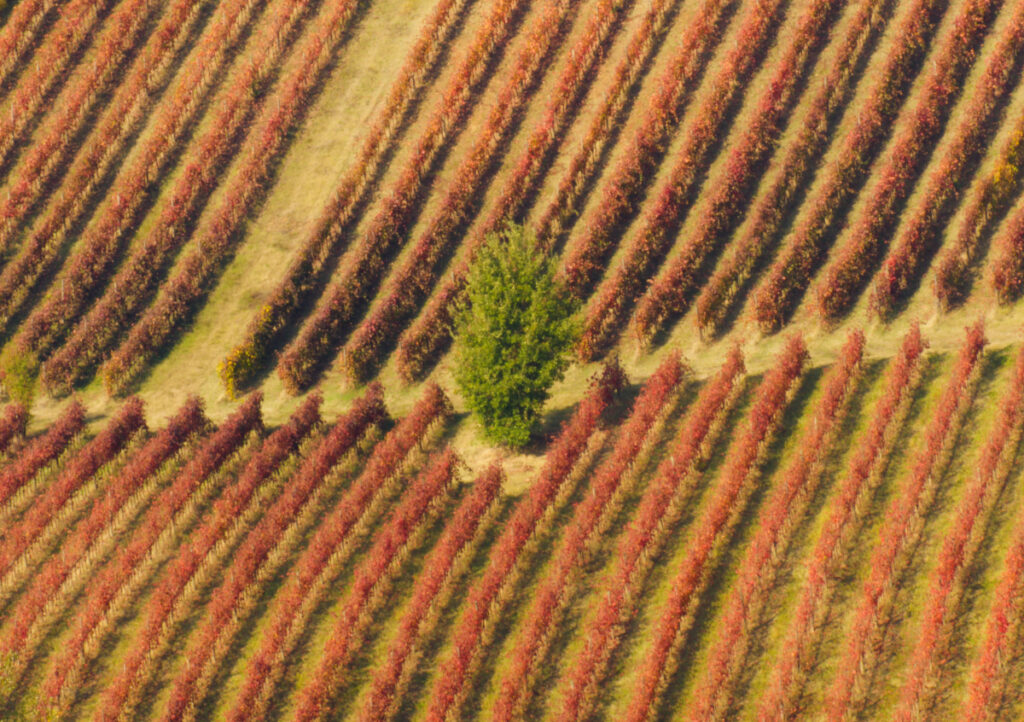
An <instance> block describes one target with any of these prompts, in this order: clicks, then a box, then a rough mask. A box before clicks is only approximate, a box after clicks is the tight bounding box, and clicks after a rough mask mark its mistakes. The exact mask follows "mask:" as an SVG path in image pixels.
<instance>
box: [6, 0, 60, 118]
mask: <svg viewBox="0 0 1024 722" xmlns="http://www.w3.org/2000/svg"><path fill="white" fill-rule="evenodd" d="M59 4H60V3H59V1H58V0H22V2H19V3H18V4H17V5H15V6H14V7H13V8H12V9H11V14H10V17H8V18H7V21H6V22H5V23H4V24H3V27H0V98H3V90H4V86H5V85H7V83H8V81H9V80H10V79H11V78H12V77H14V76H15V75H16V73H17V71H18V69H19V67H20V62H21V59H22V57H23V56H24V54H25V53H26V52H27V51H28V49H29V48H30V47H31V46H32V44H33V43H34V42H35V41H36V39H37V38H38V37H39V34H40V31H41V30H43V29H44V28H46V27H47V25H46V21H47V18H48V17H49V15H50V12H51V11H52V10H53V9H54V7H56V6H57V5H59Z"/></svg>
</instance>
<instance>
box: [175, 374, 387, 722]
mask: <svg viewBox="0 0 1024 722" xmlns="http://www.w3.org/2000/svg"><path fill="white" fill-rule="evenodd" d="M386 417H387V410H386V409H385V407H384V401H383V390H382V389H381V387H380V385H379V384H372V385H371V386H370V387H369V389H367V391H366V393H365V394H364V395H363V396H362V397H361V398H360V399H358V400H357V401H356V402H355V404H353V406H352V408H351V409H349V411H348V412H346V413H345V414H344V415H342V416H341V417H340V418H339V419H338V420H337V421H336V422H335V423H334V425H333V426H332V427H331V428H330V430H329V431H327V432H326V434H325V435H324V437H323V439H322V440H321V441H320V442H319V443H318V444H317V445H316V446H315V447H314V448H313V449H312V450H311V451H310V452H309V453H308V454H306V456H305V457H304V458H303V460H302V463H301V464H300V466H299V468H298V469H297V470H296V472H295V473H294V474H293V475H292V477H291V478H290V479H289V480H288V484H287V485H286V486H285V489H284V491H283V492H282V493H281V495H280V496H279V497H278V498H277V499H276V500H275V502H274V503H273V505H272V506H271V507H270V508H269V509H268V510H267V511H266V512H265V513H264V514H263V515H262V516H261V518H260V520H259V522H258V523H256V524H255V525H254V526H253V528H252V529H251V530H250V531H249V533H248V534H247V536H246V538H245V539H244V540H243V541H242V543H241V544H240V545H239V547H238V549H236V551H235V553H234V555H233V557H232V561H231V566H230V567H229V569H228V570H227V571H226V572H225V573H224V581H223V582H222V583H221V584H220V586H218V587H217V588H216V589H215V590H214V591H213V592H212V594H211V595H210V603H209V604H208V605H207V607H206V609H205V610H204V611H203V614H202V617H201V619H200V620H199V622H198V623H197V625H196V626H197V630H198V631H197V632H196V635H195V637H194V639H193V641H192V642H191V643H190V644H189V645H188V647H187V651H186V654H187V655H188V659H189V662H190V663H189V664H188V665H187V666H186V667H185V668H184V669H183V670H182V671H181V672H180V673H179V674H178V676H177V677H176V678H175V679H174V682H173V684H172V686H171V696H170V700H169V702H168V706H167V710H166V712H165V714H164V716H165V718H166V719H169V720H180V719H184V718H186V717H190V716H193V712H192V711H191V710H194V708H195V706H196V705H197V704H198V703H199V701H200V700H201V699H202V697H203V696H204V694H205V692H206V688H207V685H208V684H209V680H210V676H211V670H212V669H213V668H214V667H215V665H216V662H217V660H218V659H219V658H220V657H221V656H222V655H223V654H224V649H225V647H226V646H227V644H228V643H229V642H230V639H231V638H232V637H233V635H234V634H235V633H236V631H237V629H238V626H239V624H240V623H241V619H240V618H241V617H243V615H244V612H245V611H247V607H251V605H252V601H251V600H252V596H253V588H254V585H257V584H258V582H257V580H258V578H259V575H260V573H261V570H263V569H264V568H265V566H266V564H267V563H268V560H269V559H270V558H271V556H272V554H273V552H274V550H275V549H276V548H277V547H278V546H279V545H280V544H281V540H282V538H283V537H284V535H285V532H286V531H287V530H288V529H289V528H290V527H291V526H292V525H293V523H294V522H295V520H296V519H297V518H298V517H299V515H300V514H301V513H302V511H303V510H304V509H305V508H306V507H307V502H308V501H309V499H310V498H311V497H313V496H314V494H315V493H316V492H317V490H318V489H320V488H322V487H323V485H324V484H326V481H325V480H326V478H327V477H328V475H329V474H330V473H331V470H332V469H333V468H334V467H335V466H336V465H337V464H338V462H339V461H340V460H341V459H342V458H343V457H344V456H345V455H346V454H347V453H349V452H350V451H351V450H352V449H353V448H354V447H355V446H356V444H357V443H358V442H359V439H360V438H362V437H363V436H364V434H365V433H366V431H367V429H368V428H369V427H370V426H372V425H374V424H377V423H380V422H381V421H383V420H384V419H385V418H386Z"/></svg>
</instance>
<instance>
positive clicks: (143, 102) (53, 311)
mask: <svg viewBox="0 0 1024 722" xmlns="http://www.w3.org/2000/svg"><path fill="white" fill-rule="evenodd" d="M195 5H196V3H195V0H174V2H173V4H172V5H171V6H170V7H169V8H168V9H167V10H165V11H164V16H163V19H162V20H161V23H160V26H159V27H158V28H157V29H156V30H155V31H154V32H153V34H152V35H151V37H150V41H149V43H148V44H147V46H146V47H145V48H144V49H143V50H142V51H141V53H140V56H139V58H138V60H137V61H136V62H135V64H133V65H132V67H131V68H130V69H129V70H128V71H127V73H126V75H125V76H124V77H122V78H120V79H119V81H120V82H119V85H118V88H117V90H116V91H115V92H114V96H113V97H112V98H111V100H110V105H109V106H108V107H107V108H106V110H105V111H104V113H103V115H102V117H101V118H100V119H99V120H97V123H96V126H95V127H94V128H93V130H92V132H91V133H90V134H89V136H88V137H87V138H86V139H85V140H84V141H83V144H82V147H80V148H79V152H78V154H77V157H76V159H75V161H74V163H73V164H72V166H71V168H70V169H69V170H68V171H67V172H66V174H65V176H64V178H63V180H62V181H61V186H60V187H59V188H58V189H57V190H56V191H55V193H54V196H53V200H52V201H51V202H50V203H49V204H48V206H47V209H46V210H45V212H44V215H43V217H42V219H41V220H40V221H39V222H38V224H37V225H36V228H35V230H34V231H33V233H32V235H31V236H30V237H29V238H27V239H26V240H25V241H24V247H25V248H26V249H27V248H29V247H34V248H36V249H37V251H36V256H38V257H39V258H40V260H39V261H38V265H39V267H40V268H44V267H46V265H47V264H48V263H50V262H52V261H51V260H45V259H46V258H52V256H53V254H54V249H56V248H59V247H60V244H61V243H62V242H63V240H64V239H65V238H66V235H67V234H68V233H69V232H70V230H71V229H72V228H73V227H74V226H75V224H77V223H80V222H81V221H83V220H84V219H85V217H86V216H85V214H86V213H87V212H88V211H89V209H90V207H91V204H90V203H89V202H88V201H89V200H90V198H91V197H92V195H93V194H95V192H96V191H97V190H98V188H99V187H100V185H99V184H100V181H101V180H102V178H103V176H104V175H105V174H106V173H107V172H108V171H110V170H112V169H113V167H114V165H115V164H116V163H117V159H118V157H119V155H120V153H121V152H123V150H124V149H125V147H126V145H127V144H128V142H129V141H130V139H131V137H132V131H133V130H137V129H138V128H139V127H141V126H142V124H143V123H144V122H145V121H146V119H147V111H148V110H149V108H150V105H151V104H153V103H156V105H155V107H154V108H153V110H152V112H151V113H150V115H151V118H150V121H149V122H150V124H151V125H152V127H153V129H154V132H153V133H151V134H149V135H147V136H146V137H145V139H144V140H143V141H142V143H141V146H140V147H139V148H138V149H137V150H136V152H135V153H133V154H132V156H131V158H129V159H128V161H127V163H126V164H125V165H124V166H123V167H121V168H120V169H119V170H118V173H117V177H116V178H115V179H114V181H113V184H112V185H111V186H110V187H109V188H108V189H106V194H107V195H108V196H109V197H110V198H111V199H113V200H112V202H110V203H106V204H104V205H103V206H102V207H101V208H100V209H99V211H98V212H97V213H96V215H95V216H93V217H92V219H91V221H90V222H89V223H88V224H87V225H86V227H85V228H84V229H83V230H82V232H81V241H80V243H79V244H78V248H76V249H74V250H73V252H72V254H71V257H70V258H69V259H68V261H67V262H66V263H65V265H64V271H63V272H62V273H61V274H60V276H59V278H57V279H56V280H55V282H54V284H53V288H54V292H51V293H50V294H49V296H47V297H46V298H45V299H44V300H43V301H42V302H41V303H40V304H39V305H38V306H36V308H34V309H33V310H32V313H31V314H30V315H29V317H28V318H27V319H26V320H25V322H24V323H23V324H22V327H21V329H20V330H19V332H18V335H17V337H16V339H17V344H18V347H19V348H21V349H22V350H24V351H32V352H34V353H36V354H37V355H39V356H40V358H43V357H45V356H47V355H49V353H50V352H51V351H52V350H53V348H54V347H55V346H57V345H59V344H60V343H61V341H62V340H63V339H64V338H65V336H66V334H67V332H68V331H69V329H70V328H71V326H72V324H73V323H74V322H75V321H76V320H77V319H78V318H79V317H80V316H81V315H82V313H83V311H84V310H85V309H86V308H87V304H89V303H92V301H93V300H94V297H95V295H96V291H97V290H98V289H99V288H100V284H102V283H105V282H106V281H107V276H108V274H109V273H110V269H111V268H112V265H113V264H114V263H115V262H116V261H117V260H119V259H120V254H121V253H122V251H123V249H124V248H125V246H126V245H127V243H128V241H129V240H130V238H129V236H130V232H129V229H130V228H131V227H132V225H133V224H134V223H135V221H136V219H137V216H138V214H139V213H140V212H141V209H142V208H143V207H144V204H145V200H146V198H147V197H148V196H149V194H150V193H151V192H152V191H153V190H154V183H155V182H156V179H158V178H159V177H160V176H161V175H162V174H163V172H164V171H165V170H166V168H167V166H168V164H169V163H170V161H171V159H172V157H173V155H172V154H173V153H174V149H175V148H176V147H177V145H178V144H179V143H180V142H181V140H182V138H183V137H184V134H185V133H186V132H187V129H188V127H189V124H190V123H191V122H192V121H193V120H194V119H195V117H196V116H197V114H199V113H200V111H201V110H202V106H203V103H204V101H205V100H206V99H207V98H208V97H209V94H210V92H211V90H212V87H213V83H214V81H215V80H216V78H217V74H218V72H219V71H220V69H221V68H222V67H223V65H224V63H226V62H227V61H228V59H229V58H230V57H231V56H230V51H231V50H232V48H233V47H234V45H235V43H237V42H238V40H239V38H240V36H241V35H242V33H243V31H244V30H245V28H246V26H247V25H248V22H249V19H250V17H251V16H252V14H253V12H254V11H255V9H256V7H257V6H258V5H259V3H258V0H232V1H231V2H221V3H218V4H217V7H216V8H215V9H214V11H213V14H212V16H211V17H210V19H209V20H208V21H207V23H206V26H205V31H204V33H203V34H202V35H201V36H200V38H199V40H198V42H197V43H196V51H195V52H194V53H193V54H192V55H190V56H189V59H188V60H186V62H185V64H184V65H183V66H181V67H180V68H178V69H177V70H178V72H177V76H176V77H177V80H176V81H175V82H174V83H173V85H172V86H171V87H170V88H168V89H167V91H166V92H165V93H164V94H163V95H162V96H161V99H160V100H159V102H157V98H156V97H155V96H156V95H157V94H158V93H159V91H160V89H161V86H162V85H163V83H164V82H165V81H166V80H167V77H168V76H169V75H171V73H172V71H173V70H174V67H173V64H172V63H169V62H168V58H169V57H171V56H172V55H173V53H174V52H175V51H176V47H177V45H178V43H179V42H181V40H182V39H183V38H184V37H186V36H187V34H188V32H189V28H190V27H191V26H192V25H194V24H195V23H196V22H197V20H198V15H199V9H198V8H196V7H195ZM41 254H42V255H41ZM46 254H49V255H46ZM57 289H59V292H57Z"/></svg>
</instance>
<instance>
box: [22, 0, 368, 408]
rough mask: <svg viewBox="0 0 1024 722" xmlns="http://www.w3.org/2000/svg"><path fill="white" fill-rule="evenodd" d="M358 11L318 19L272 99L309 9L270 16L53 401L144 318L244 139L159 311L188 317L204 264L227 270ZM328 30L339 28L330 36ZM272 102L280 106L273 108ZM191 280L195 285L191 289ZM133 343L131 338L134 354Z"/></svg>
mask: <svg viewBox="0 0 1024 722" xmlns="http://www.w3.org/2000/svg"><path fill="white" fill-rule="evenodd" d="M355 7H356V2H355V0H334V2H332V3H331V4H330V5H329V6H328V8H325V9H324V10H323V11H322V12H321V14H320V15H318V21H319V22H318V23H317V30H319V32H313V33H309V32H308V31H307V34H305V35H304V36H303V37H304V38H305V40H304V42H303V43H302V44H301V45H300V47H299V48H297V49H296V50H295V54H296V55H298V57H300V58H302V61H303V62H301V63H299V64H297V65H296V66H295V67H294V68H291V69H290V72H289V74H288V75H287V76H286V77H283V78H281V79H280V80H279V83H278V91H277V92H276V93H275V97H274V98H273V99H267V98H263V97H262V96H261V95H260V94H261V93H263V92H265V91H266V90H267V87H268V85H269V84H270V83H271V81H272V80H273V79H274V77H275V71H276V70H277V67H278V64H279V63H280V62H281V61H282V60H283V59H284V58H285V57H286V53H287V52H288V51H289V49H290V48H291V46H290V45H289V42H288V41H289V40H290V39H291V36H292V34H293V33H295V32H297V31H298V30H299V29H300V28H301V27H302V26H303V22H304V20H305V19H306V14H307V7H306V5H305V3H301V2H298V0H282V1H281V2H278V3H274V4H273V5H272V6H271V7H270V8H269V11H268V12H269V16H268V17H267V18H266V22H264V23H262V24H261V25H260V26H259V27H258V28H257V34H256V36H255V37H254V38H253V45H252V47H251V49H250V51H249V52H248V53H247V54H246V56H245V58H244V59H243V62H242V63H240V64H238V65H236V66H235V67H234V68H233V70H232V73H231V75H230V76H229V77H228V78H227V80H226V81H225V83H226V87H225V89H224V92H223V93H222V94H221V95H220V96H218V98H217V99H216V102H215V105H214V108H215V115H214V117H213V118H212V119H210V123H209V125H207V126H205V131H204V132H203V133H202V134H201V135H200V137H199V138H198V139H196V141H195V142H193V144H192V145H191V146H190V148H189V150H188V151H187V157H186V158H184V159H183V162H182V165H183V166H184V167H183V169H182V170H181V172H180V176H179V177H178V179H177V180H176V181H175V183H174V184H173V187H172V188H171V189H170V190H169V192H168V196H167V198H168V199H167V201H166V203H165V205H164V206H163V207H162V209H161V211H160V217H159V220H158V221H157V223H156V226H155V227H154V229H153V230H152V231H151V232H150V233H149V234H148V236H147V237H146V238H145V239H142V240H141V241H140V242H138V243H136V244H135V245H134V246H133V249H132V252H131V254H130V256H129V257H128V258H127V259H126V260H125V261H124V263H123V264H122V265H121V268H120V270H119V271H118V272H117V274H116V275H115V277H114V278H113V280H112V281H111V283H110V285H108V287H107V290H106V292H105V293H104V294H103V296H102V298H100V300H99V301H97V302H96V304H95V305H94V306H93V307H92V309H91V310H90V311H89V313H88V314H87V315H86V316H85V317H84V318H83V319H81V320H79V321H78V323H77V326H76V327H75V329H74V331H73V332H72V333H71V335H70V338H69V339H68V340H67V342H66V343H65V344H64V346H63V347H62V348H61V349H60V350H59V351H58V352H56V353H55V354H54V355H53V356H51V357H50V359H49V360H48V361H47V362H46V363H44V364H43V367H42V380H43V384H44V386H46V387H47V388H48V389H50V390H51V391H54V392H67V391H68V390H69V389H70V387H71V386H72V385H73V384H75V383H77V382H79V381H82V380H83V379H84V378H85V377H86V376H87V375H88V374H89V373H91V372H92V371H93V370H94V368H95V365H96V364H97V363H98V362H99V361H100V360H101V359H102V357H103V356H104V355H105V354H106V353H107V352H108V351H109V348H110V346H111V345H113V344H114V343H116V342H117V341H118V340H119V339H120V338H121V336H122V334H123V333H124V332H125V331H126V330H127V329H128V328H130V327H131V323H132V321H133V320H134V319H135V318H136V317H137V315H138V314H139V313H141V312H143V310H144V309H145V307H146V305H147V304H148V303H149V302H150V301H151V300H152V298H153V296H154V294H155V293H156V291H157V288H158V286H159V283H160V280H161V277H162V275H163V273H164V272H165V271H166V267H167V265H168V264H169V263H170V261H171V260H172V259H173V258H174V255H175V253H176V252H177V251H178V250H179V249H180V248H181V246H182V245H183V244H184V243H185V242H186V241H187V240H188V238H189V232H190V229H191V224H190V223H189V221H190V220H194V219H195V218H196V216H197V214H198V213H199V211H200V209H201V208H202V206H203V205H204V204H205V202H206V201H207V200H208V199H209V197H210V193H211V192H212V190H213V188H214V187H215V185H216V183H217V181H218V180H219V178H220V177H221V173H222V171H223V170H224V167H225V165H226V164H227V162H228V161H229V160H232V152H233V151H235V150H237V148H236V136H241V137H240V138H238V142H242V139H244V145H243V147H242V148H241V150H239V151H238V153H237V155H238V157H239V160H238V161H236V162H237V163H239V164H240V165H239V166H238V167H236V170H235V172H234V173H233V174H232V176H231V180H230V185H229V187H228V188H227V189H226V191H225V195H224V199H223V200H222V201H221V205H220V206H219V207H218V208H217V209H216V210H215V211H214V213H213V217H212V218H211V219H209V222H208V223H206V224H205V225H203V226H202V227H201V228H200V229H199V231H198V235H199V238H198V239H197V240H196V245H197V246H198V250H197V251H195V252H193V253H192V254H190V255H189V256H188V257H187V258H186V259H184V260H183V261H181V262H180V264H179V269H180V270H179V271H178V274H179V275H176V276H175V277H174V278H173V279H172V280H171V281H169V282H168V284H167V285H168V286H169V289H168V290H165V292H164V293H163V294H162V298H161V300H160V301H159V302H158V306H156V307H155V308H159V304H163V305H164V306H166V305H167V304H168V303H172V302H176V303H177V305H178V306H179V309H178V310H179V313H180V310H181V309H180V305H182V303H183V302H186V301H187V300H188V298H189V296H190V295H195V294H197V293H198V292H199V289H200V288H202V287H203V284H202V280H203V276H202V275H200V273H201V271H202V270H207V269H205V268H199V269H197V268H196V266H197V265H199V266H203V265H204V264H203V263H202V259H204V258H205V259H208V262H209V263H210V264H211V265H213V266H214V267H217V266H219V263H218V260H219V258H220V257H221V255H222V254H223V253H224V252H225V251H226V247H228V246H230V240H231V238H230V235H229V236H225V234H226V233H228V234H229V233H230V232H231V231H233V230H234V229H235V228H236V227H237V224H238V223H239V222H240V220H241V217H242V216H243V214H244V212H245V211H247V210H248V201H250V200H251V195H252V193H253V192H254V190H255V189H256V188H259V187H260V185H261V182H262V181H263V180H264V176H265V175H266V171H267V166H268V164H269V163H270V161H271V160H272V159H273V158H274V157H275V151H278V150H279V149H280V147H281V146H282V145H283V143H284V139H285V135H286V134H287V131H288V130H289V129H290V127H291V123H294V122H295V120H296V119H297V116H299V115H300V113H301V111H302V110H304V108H305V106H304V101H305V99H306V97H307V94H308V91H309V90H310V87H309V86H311V85H312V84H313V83H315V81H316V79H317V77H318V76H317V74H316V72H315V69H316V64H319V65H323V64H324V63H326V62H327V60H329V58H330V56H331V54H332V53H331V50H333V47H334V45H333V44H332V43H331V42H330V40H331V37H332V35H333V36H334V37H335V38H336V39H337V38H340V36H341V33H342V31H343V30H344V27H345V25H346V21H347V20H348V19H349V18H350V17H351V15H352V13H353V12H354V11H355ZM325 20H326V21H328V22H336V23H337V25H336V26H331V25H329V26H327V27H326V28H325V27H324V26H323V23H324V21H325ZM335 42H337V40H335ZM307 74H308V75H307ZM261 99H262V103H261ZM269 100H276V101H280V102H279V104H274V103H271V102H268V101H269ZM257 112H260V117H258V118H257V119H256V120H255V127H253V128H252V130H250V131H249V132H247V133H246V132H244V131H245V129H246V123H247V121H248V120H250V118H251V117H252V116H253V114H255V113H257ZM182 274H184V275H182ZM186 277H187V279H188V281H189V282H188V283H187V284H186V283H184V282H183V278H186ZM183 286H185V287H184V288H183ZM161 311H162V312H163V315H162V316H161V317H160V318H162V319H163V320H164V328H167V327H168V326H171V327H173V326H172V323H173V321H176V320H177V319H175V318H172V317H171V312H170V310H168V309H167V308H163V309H161ZM153 313H154V312H153V311H152V309H151V311H150V312H147V313H146V315H144V316H143V320H142V321H140V324H141V325H143V326H144V325H145V324H147V323H149V324H152V323H154V321H153V318H154V316H153ZM131 342H132V338H131V337H129V340H128V341H127V342H126V344H130V343H131ZM145 351H148V352H149V353H152V348H148V347H145V346H143V348H142V349H140V351H139V354H140V355H141V354H142V353H144V352H145Z"/></svg>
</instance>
